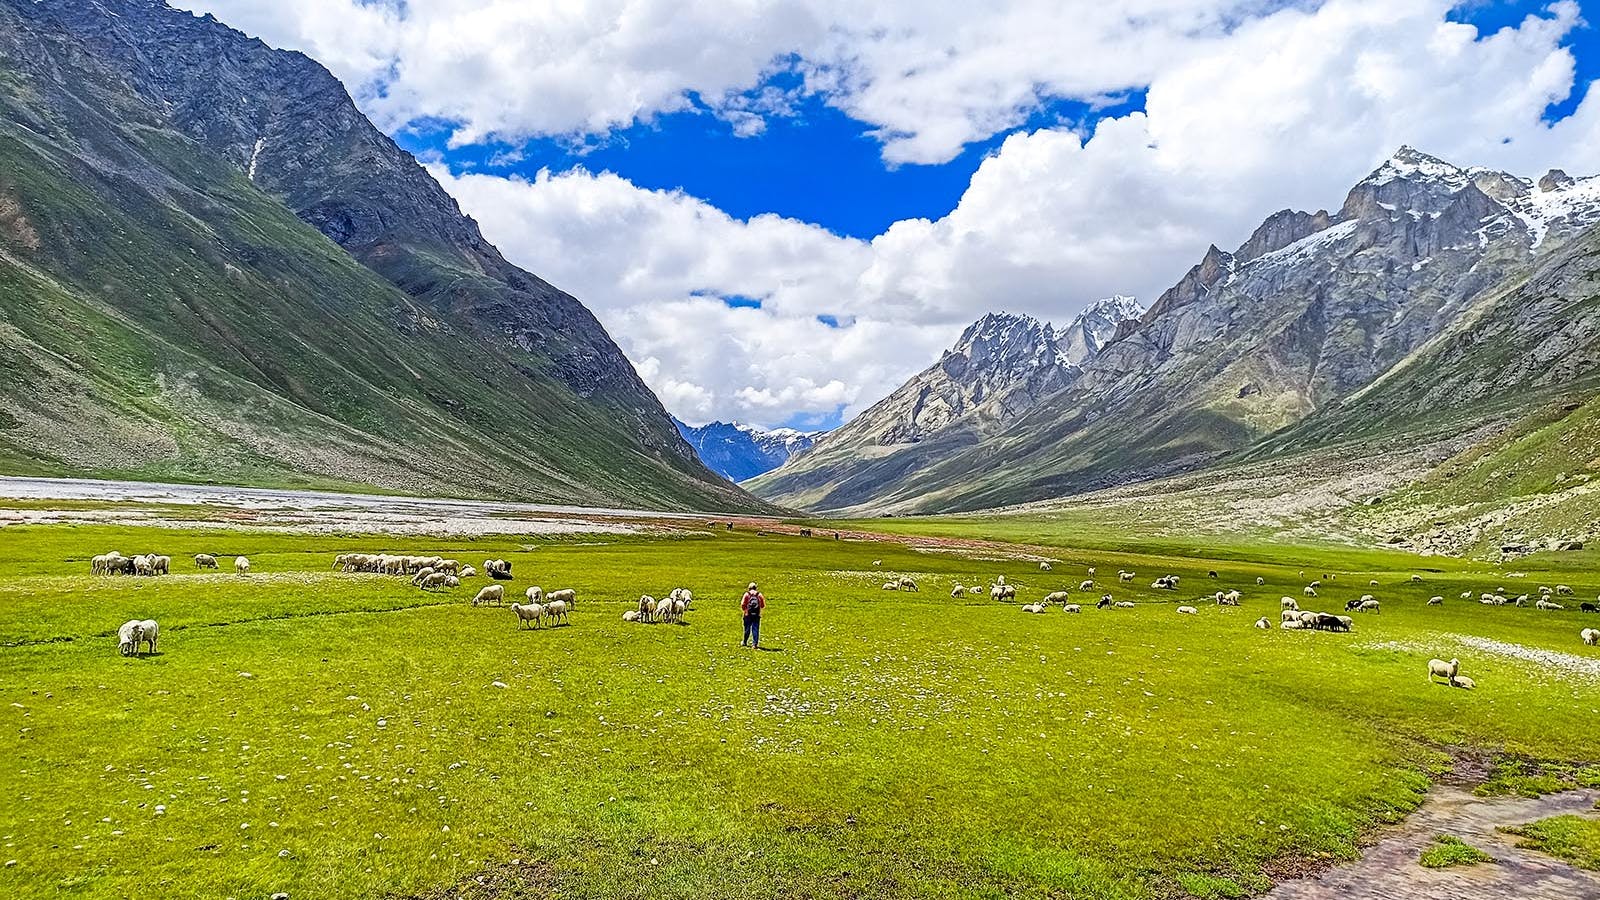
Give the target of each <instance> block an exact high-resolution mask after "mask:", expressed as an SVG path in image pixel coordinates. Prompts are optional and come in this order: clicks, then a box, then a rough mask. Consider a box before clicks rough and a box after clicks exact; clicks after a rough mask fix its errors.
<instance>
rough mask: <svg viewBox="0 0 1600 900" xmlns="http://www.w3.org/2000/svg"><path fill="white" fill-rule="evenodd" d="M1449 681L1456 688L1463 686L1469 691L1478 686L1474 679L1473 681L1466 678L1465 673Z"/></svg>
mask: <svg viewBox="0 0 1600 900" xmlns="http://www.w3.org/2000/svg"><path fill="white" fill-rule="evenodd" d="M1450 683H1451V684H1453V685H1455V686H1456V687H1458V688H1464V689H1466V690H1469V691H1470V690H1472V689H1473V688H1475V687H1477V686H1478V683H1477V682H1476V681H1473V680H1472V679H1471V678H1468V677H1467V676H1465V675H1457V676H1456V677H1455V680H1454V681H1451V682H1450Z"/></svg>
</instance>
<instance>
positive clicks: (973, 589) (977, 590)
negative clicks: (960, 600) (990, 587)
mask: <svg viewBox="0 0 1600 900" xmlns="http://www.w3.org/2000/svg"><path fill="white" fill-rule="evenodd" d="M982 593H983V587H982V585H976V584H974V585H969V586H968V587H967V596H968V597H975V596H977V595H979V594H982Z"/></svg>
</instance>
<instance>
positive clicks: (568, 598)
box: [544, 588, 578, 609]
mask: <svg viewBox="0 0 1600 900" xmlns="http://www.w3.org/2000/svg"><path fill="white" fill-rule="evenodd" d="M544 598H545V599H546V600H551V601H560V602H562V603H565V604H566V605H567V607H568V608H569V609H577V608H578V592H577V591H575V590H573V589H572V588H566V589H564V590H559V591H551V592H550V593H548V594H545V595H544Z"/></svg>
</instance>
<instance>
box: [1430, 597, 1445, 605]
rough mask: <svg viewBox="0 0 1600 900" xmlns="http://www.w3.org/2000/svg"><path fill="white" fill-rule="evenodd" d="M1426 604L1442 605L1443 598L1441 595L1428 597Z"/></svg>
mask: <svg viewBox="0 0 1600 900" xmlns="http://www.w3.org/2000/svg"><path fill="white" fill-rule="evenodd" d="M1428 605H1429V606H1443V605H1444V598H1443V597H1429V598H1428Z"/></svg>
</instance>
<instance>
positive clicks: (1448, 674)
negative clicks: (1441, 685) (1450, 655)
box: [1428, 659, 1461, 683]
mask: <svg viewBox="0 0 1600 900" xmlns="http://www.w3.org/2000/svg"><path fill="white" fill-rule="evenodd" d="M1460 669H1461V661H1460V660H1458V659H1452V660H1450V661H1449V662H1445V661H1444V660H1442V659H1430V660H1428V681H1430V682H1432V681H1433V680H1434V679H1435V678H1443V679H1444V680H1445V681H1446V682H1447V683H1448V682H1453V681H1455V680H1456V673H1457V672H1458V671H1460Z"/></svg>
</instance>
